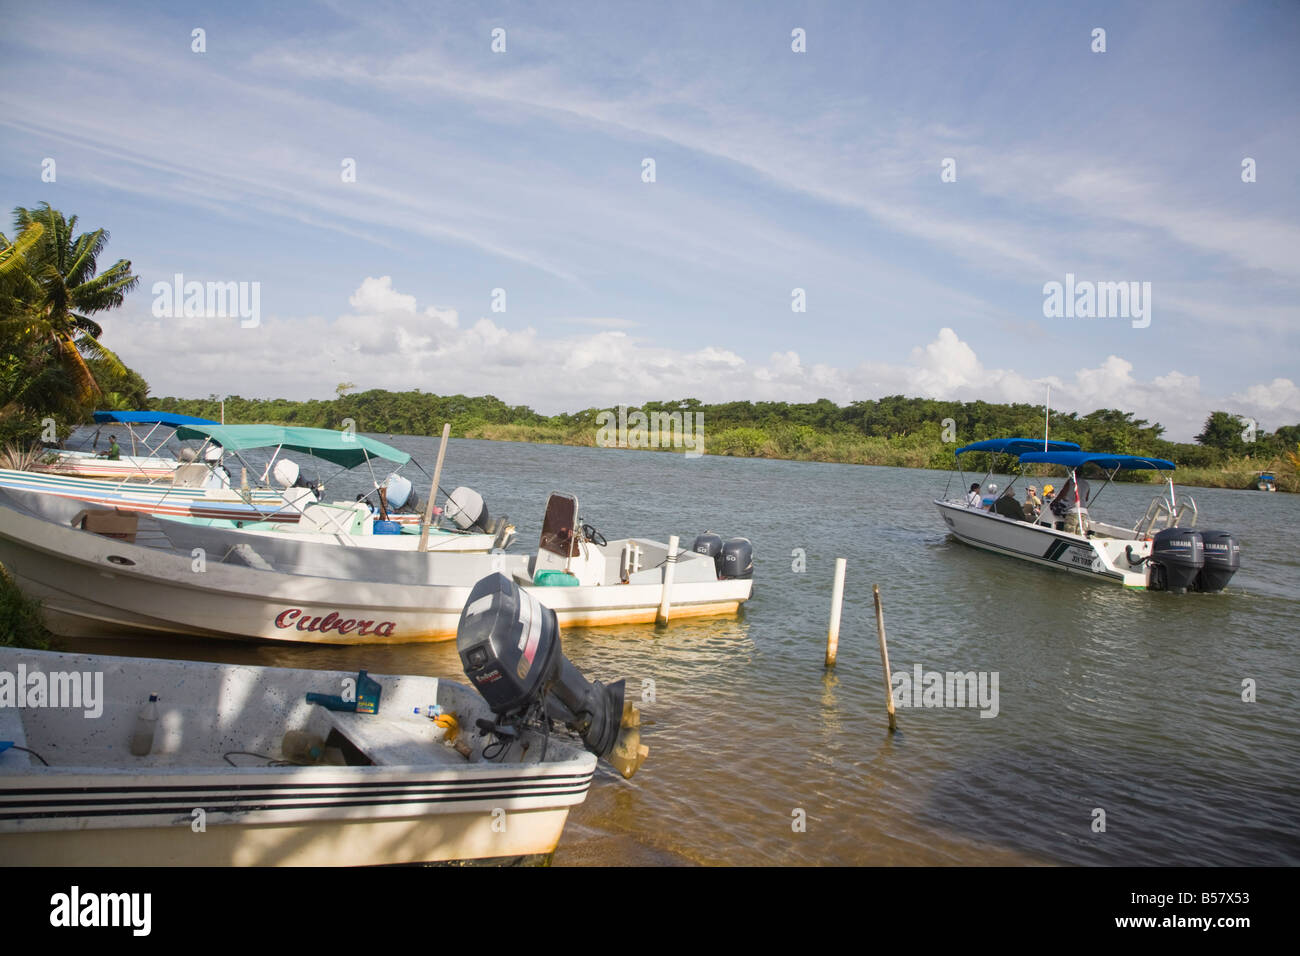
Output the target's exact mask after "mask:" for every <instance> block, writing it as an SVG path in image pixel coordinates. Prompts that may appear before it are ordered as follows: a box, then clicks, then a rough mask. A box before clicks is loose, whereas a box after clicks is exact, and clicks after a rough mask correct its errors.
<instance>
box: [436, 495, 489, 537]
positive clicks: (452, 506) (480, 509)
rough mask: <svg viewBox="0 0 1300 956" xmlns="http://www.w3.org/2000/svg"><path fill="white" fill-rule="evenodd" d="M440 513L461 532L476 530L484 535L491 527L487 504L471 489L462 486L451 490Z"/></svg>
mask: <svg viewBox="0 0 1300 956" xmlns="http://www.w3.org/2000/svg"><path fill="white" fill-rule="evenodd" d="M442 513H443V514H444V515H445V516H446V517H448V518H450V519H451V520H452V521H454V522H455V523H456V527H458V528H460V530H461V531H473V530H476V529H477V530H478V531H482V532H485V533H486V532H487V531H488V530H489V529H490V527H491V526H490V521H489V518H488V510H487V503H486V502H485V501H484V500H483V496H482V495H480V494H479V493H478V492H477V491H475V490H474V489H473V488H466V487H464V486H463V485H462V486H461V487H459V488H455V489H453V490H452V493H451V494H449V495H448V496H447V503H446V504H445V505H443V508H442Z"/></svg>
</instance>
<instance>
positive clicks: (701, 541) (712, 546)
mask: <svg viewBox="0 0 1300 956" xmlns="http://www.w3.org/2000/svg"><path fill="white" fill-rule="evenodd" d="M691 550H692V551H694V552H695V553H696V554H703V555H707V556H708V557H710V558H712V559H713V568H714V571H715V572H716V573H717V575H718V577H722V536H721V535H717V534H714V533H713V532H712V531H706V532H704V534H702V535H700V536H698V537H697V538H696V539H695V543H694V544H693V545H691Z"/></svg>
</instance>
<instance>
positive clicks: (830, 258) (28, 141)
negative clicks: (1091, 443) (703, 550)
mask: <svg viewBox="0 0 1300 956" xmlns="http://www.w3.org/2000/svg"><path fill="white" fill-rule="evenodd" d="M5 18H6V31H5V35H4V37H3V38H2V39H0V56H3V58H4V62H5V65H6V67H7V69H6V71H5V72H6V82H5V84H3V87H2V88H0V160H2V161H0V201H2V202H3V204H4V208H5V209H6V210H8V209H12V208H13V207H14V206H17V205H24V206H35V205H37V204H38V203H39V202H41V201H48V202H50V203H51V204H52V205H54V206H56V207H57V208H59V209H62V210H64V211H65V212H69V213H75V214H77V215H78V216H79V217H80V223H81V224H82V225H83V226H85V227H88V228H89V227H99V226H103V227H105V228H107V229H109V231H110V232H111V234H112V241H111V243H110V245H109V250H108V255H109V259H110V261H111V260H113V259H116V258H117V257H118V256H124V257H127V258H130V259H131V260H132V263H133V265H134V268H135V269H136V271H137V272H138V273H139V274H140V275H141V277H142V283H141V286H140V288H139V289H138V290H137V291H136V292H135V293H134V294H133V295H132V296H131V298H130V299H129V300H128V303H127V305H126V306H125V307H124V308H123V309H122V310H120V311H119V312H118V313H114V314H113V315H111V316H109V317H107V318H106V319H105V322H104V325H105V329H106V337H105V343H106V344H107V345H109V346H110V347H112V348H114V349H116V350H117V351H118V352H119V354H120V355H121V356H122V357H123V359H124V360H125V361H127V363H128V364H130V365H132V366H133V367H135V368H137V369H138V370H139V371H141V373H142V374H144V376H145V377H146V378H147V379H148V380H149V382H150V384H151V385H152V388H153V392H154V393H155V394H158V395H166V394H174V395H176V394H179V395H207V394H210V393H218V394H242V395H246V396H252V395H257V396H286V397H293V398H307V397H327V396H330V395H332V394H333V391H334V386H335V385H336V384H337V383H339V382H342V381H350V382H353V383H355V384H356V385H357V386H358V387H360V388H363V389H364V388H370V387H389V388H414V387H418V388H421V389H423V390H425V391H434V392H449V391H462V392H466V393H470V394H484V393H492V394H496V395H498V396H499V397H501V398H503V399H505V400H507V401H510V402H521V403H526V404H530V405H533V406H534V407H536V408H538V409H539V410H542V411H546V412H553V411H559V410H571V409H576V408H579V407H586V406H591V405H603V406H612V405H613V404H616V403H619V402H625V403H636V402H639V401H642V400H646V399H656V398H678V397H686V396H696V397H699V398H702V399H705V400H723V399H740V398H751V399H786V400H792V401H799V400H813V399H816V398H819V397H823V396H825V397H829V398H832V399H834V400H836V401H839V402H847V401H851V400H854V399H866V398H875V397H879V396H881V395H886V394H895V393H899V392H901V393H904V394H909V395H932V396H936V397H943V398H960V399H967V400H969V399H974V398H983V399H986V400H990V401H1033V402H1038V401H1041V400H1042V397H1043V394H1044V392H1045V389H1046V386H1047V385H1049V384H1050V385H1051V386H1052V393H1053V397H1054V404H1059V405H1061V406H1063V407H1068V408H1074V409H1078V410H1081V411H1090V410H1091V409H1093V408H1096V407H1102V406H1107V407H1121V408H1126V409H1129V410H1132V411H1135V412H1137V413H1138V415H1139V416H1140V417H1144V418H1149V419H1155V420H1159V421H1161V422H1163V423H1165V424H1166V425H1167V426H1168V428H1169V434H1170V437H1175V438H1184V439H1185V438H1189V437H1190V436H1191V434H1193V433H1194V432H1195V431H1196V430H1197V426H1199V424H1200V422H1201V421H1203V419H1204V417H1205V415H1206V414H1208V412H1209V411H1210V410H1211V409H1212V408H1227V409H1230V410H1233V411H1238V412H1240V413H1242V414H1247V415H1253V416H1256V417H1257V418H1259V419H1260V420H1261V422H1262V424H1263V425H1264V427H1266V428H1273V427H1276V426H1277V425H1280V424H1290V423H1294V422H1296V421H1300V389H1298V388H1297V385H1296V381H1297V374H1296V370H1297V367H1298V366H1300V363H1297V357H1298V354H1300V310H1298V309H1297V306H1296V302H1297V296H1296V293H1297V286H1298V285H1300V255H1298V254H1297V252H1298V250H1300V215H1298V214H1300V172H1298V171H1297V167H1296V164H1295V157H1296V155H1297V149H1296V147H1297V138H1298V137H1300V123H1297V121H1296V120H1297V106H1296V104H1297V103H1300V65H1297V64H1298V63H1300V58H1298V57H1297V56H1296V55H1295V51H1296V50H1297V49H1300V5H1295V4H1289V3H1251V2H1247V3H1239V4H1231V5H1229V4H1195V3H1151V4H1120V5H1111V4H1079V5H1064V4H1060V5H1058V4H1040V3H1024V4H1006V3H1002V4H979V3H951V4H945V3H936V4H921V3H918V4H857V3H824V4H816V3H813V4H798V3H779V4H778V3H772V4H764V3H751V2H745V3H742V2H735V3H698V2H696V3H680V4H675V3H656V4H615V3H593V4H572V3H564V4H543V3H535V4H522V3H486V2H475V3H463V2H462V3H448V4H425V3H411V4H403V3H382V2H381V3H365V4H357V3H318V4H281V5H276V6H275V7H274V8H272V9H263V8H262V7H261V5H242V4H227V5H223V6H222V7H220V8H213V9H206V8H204V7H200V6H197V5H196V6H195V7H194V8H193V9H192V10H189V9H187V8H186V6H185V5H184V4H164V3H157V4H135V5H130V4H127V5H125V6H122V5H115V6H114V7H113V9H108V8H105V7H102V6H100V5H95V4H86V5H80V4H70V3H59V2H48V3H44V4H41V5H39V6H26V5H24V6H19V5H16V4H7V5H6V11H5ZM1097 27H1101V28H1103V29H1105V31H1106V51H1105V52H1104V53H1095V52H1093V51H1092V49H1091V47H1092V45H1093V39H1092V31H1093V30H1094V28H1097ZM195 28H202V29H203V30H204V31H205V41H206V52H203V53H196V52H193V50H192V49H191V46H192V40H191V31H192V30H193V29H195ZM795 28H802V29H803V30H804V31H805V32H806V52H804V53H796V52H793V51H792V49H791V43H792V40H791V31H792V30H793V29H795ZM494 29H502V30H504V31H505V46H506V49H505V52H502V53H497V52H493V50H492V49H491V46H492V31H493V30H494ZM647 157H648V158H652V159H653V160H654V161H655V174H656V177H655V181H654V182H653V183H646V182H643V181H642V163H643V160H644V159H646V158H647ZM1246 157H1250V158H1252V159H1253V160H1254V161H1255V163H1256V174H1257V181H1256V182H1253V183H1243V182H1242V177H1241V164H1242V161H1243V159H1244V158H1246ZM47 158H52V159H54V160H55V162H56V170H57V172H56V176H57V178H56V181H55V182H53V183H50V182H43V181H42V178H41V171H42V162H43V160H45V159H47ZM345 158H351V159H354V160H355V161H356V170H357V175H356V181H355V182H344V181H343V179H342V177H341V175H340V172H341V164H342V161H343V160H344V159H345ZM945 158H952V159H953V160H955V164H956V165H955V168H956V181H955V182H942V181H941V177H940V172H941V164H942V163H943V161H944V160H945ZM6 218H7V217H6ZM5 230H6V232H8V231H9V229H8V225H7V224H6V226H5ZM176 273H181V274H183V275H184V277H185V278H186V279H187V280H197V281H200V282H207V281H215V282H250V283H251V282H257V283H259V288H260V303H261V313H260V324H259V325H258V326H257V327H255V328H241V326H240V323H239V321H238V319H235V318H231V317H220V316H206V317H190V318H185V317H161V318H160V317H156V316H155V315H154V314H153V312H152V309H151V307H152V305H153V302H154V294H153V292H152V286H153V284H154V283H155V282H156V281H159V280H167V281H170V279H171V277H172V276H173V275H174V274H176ZM1066 273H1073V274H1075V275H1076V276H1077V277H1078V278H1079V279H1081V280H1092V281H1136V282H1150V283H1151V287H1152V301H1151V323H1150V325H1149V326H1148V327H1146V328H1134V327H1133V325H1132V323H1131V322H1129V321H1127V320H1125V319H1115V318H1092V319H1065V318H1045V317H1044V315H1043V301H1044V295H1043V285H1044V283H1047V282H1051V281H1063V280H1064V278H1065V275H1066ZM795 288H801V289H804V290H805V292H806V297H807V311H806V312H802V313H796V312H792V310H791V297H792V290H793V289H795ZM494 289H504V290H505V293H506V298H505V302H506V308H505V311H504V312H500V311H493V309H492V301H493V300H492V290H494Z"/></svg>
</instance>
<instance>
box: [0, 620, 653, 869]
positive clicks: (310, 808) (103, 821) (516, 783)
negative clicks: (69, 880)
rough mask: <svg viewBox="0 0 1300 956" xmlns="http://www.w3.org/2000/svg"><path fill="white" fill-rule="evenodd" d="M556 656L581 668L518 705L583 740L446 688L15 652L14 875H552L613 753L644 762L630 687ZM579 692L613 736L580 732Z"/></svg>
mask: <svg viewBox="0 0 1300 956" xmlns="http://www.w3.org/2000/svg"><path fill="white" fill-rule="evenodd" d="M492 623H494V624H495V623H497V622H492ZM506 623H508V622H506ZM481 630H482V628H479V629H478V630H475V631H473V636H475V637H476V638H477V637H478V635H479V633H480V632H481ZM478 646H480V647H481V646H482V645H481V642H480V643H479V645H478ZM558 647H559V643H558V636H556V637H555V640H554V651H553V652H552V651H551V649H550V648H549V647H548V648H544V649H543V650H545V651H546V652H547V653H548V654H550V656H551V659H552V660H557V661H559V662H562V664H563V665H567V667H568V670H567V671H565V672H564V673H563V674H559V673H558V670H559V668H560V666H561V664H560V663H556V664H554V665H553V666H552V667H551V669H550V670H549V671H547V672H546V673H545V674H540V672H541V671H542V668H541V667H538V668H536V669H535V670H536V671H537V672H539V678H538V679H537V680H535V681H533V683H532V684H530V685H528V686H526V687H524V688H523V693H522V698H521V699H523V700H524V701H525V702H526V706H529V707H536V706H541V703H542V702H543V701H545V708H546V712H547V713H549V714H550V715H552V716H553V717H555V718H556V719H559V720H561V721H562V722H564V723H566V724H568V723H570V722H573V724H574V726H573V727H572V728H571V729H572V730H573V731H574V733H575V734H577V735H578V737H574V736H570V735H569V734H568V733H565V732H564V731H563V730H562V729H561V730H560V731H559V732H556V730H555V729H554V728H552V726H551V724H550V722H546V723H545V724H544V725H543V724H542V723H540V722H538V721H529V720H526V719H522V715H520V714H514V713H511V714H509V715H508V716H509V717H510V719H509V723H508V724H507V723H506V722H505V721H504V720H503V717H502V714H501V712H500V711H501V708H500V707H497V706H496V705H492V706H489V702H488V701H486V700H484V698H482V697H480V696H479V694H477V693H475V692H474V691H473V690H471V689H470V688H469V687H466V686H464V685H461V684H456V683H452V682H450V681H445V680H440V679H438V678H436V677H420V676H384V675H373V676H371V675H366V674H365V672H362V673H360V674H345V673H342V672H332V671H318V670H291V669H282V668H271V667H249V666H238V665H232V664H209V663H202V662H193V661H171V660H144V659H135V658H124V657H105V656H99V655H81V654H66V653H54V652H49V651H31V650H21V649H15V648H0V861H3V862H4V863H5V864H6V865H21V866H77V867H84V866H195V865H198V866H203V865H289V866H340V865H343V866H360V865H372V864H393V863H425V862H437V861H448V860H457V861H466V860H517V859H519V858H534V859H541V860H544V859H545V858H546V857H547V856H548V855H549V854H551V853H552V852H553V851H554V850H555V847H556V844H557V842H558V841H559V839H560V834H561V831H562V830H563V827H564V823H565V820H566V817H567V816H568V812H569V808H570V807H573V806H575V805H577V804H580V803H581V802H582V801H583V800H584V799H585V797H586V794H587V790H588V788H589V787H590V785H591V780H592V775H593V772H594V770H595V767H596V762H597V757H598V755H599V756H601V757H607V758H608V759H610V760H611V761H612V762H614V763H615V765H616V767H617V768H618V769H619V770H620V772H622V773H623V774H624V775H625V776H630V775H631V773H633V772H635V770H636V768H637V766H639V765H640V762H641V761H642V760H643V759H644V758H645V755H646V753H647V749H646V748H645V747H644V746H642V745H640V735H639V730H637V725H638V723H639V721H638V720H637V715H636V711H635V708H633V707H630V706H628V705H626V704H625V703H624V702H623V699H622V697H623V689H622V682H621V681H619V682H616V683H615V684H613V685H610V686H609V687H603V686H602V685H600V684H599V683H595V684H594V685H593V684H588V683H587V682H586V680H585V678H582V677H581V675H578V674H577V672H576V671H575V670H573V669H572V665H569V664H568V662H567V660H565V659H564V658H563V657H562V655H561V654H560V653H559V650H558ZM575 675H576V676H575ZM372 680H373V681H376V682H377V683H375V684H371V683H370V681H372ZM309 694H310V695H311V699H309V697H308V695H309ZM151 695H153V696H155V697H156V698H157V701H156V703H155V704H152V705H147V704H146V702H147V701H149V699H150V696H151ZM349 695H350V696H351V707H350V709H349V704H348V701H349ZM575 696H577V697H579V698H581V699H582V700H583V701H584V702H585V703H586V704H588V705H589V706H591V707H592V708H593V710H594V711H595V712H596V715H597V716H598V717H600V718H601V721H600V723H601V726H600V730H599V733H600V734H601V735H603V736H598V735H597V732H596V731H594V730H591V729H585V730H584V729H582V728H581V727H579V726H577V724H578V723H580V722H579V721H576V720H574V719H573V718H572V717H571V715H570V716H569V717H568V718H566V717H564V716H563V715H565V714H568V711H566V710H565V709H564V701H565V700H569V699H573V698H574V697H575ZM521 706H524V705H521ZM149 707H152V708H153V713H150V710H149V709H147V708H149ZM339 708H343V709H339ZM494 709H495V710H496V711H497V713H494ZM366 711H373V712H370V713H367V712H366ZM608 711H616V713H613V714H610V713H608ZM430 714H436V715H437V719H436V720H434V719H430V716H429V715H430ZM155 715H156V719H155ZM557 715H558V716H557ZM142 718H144V719H142ZM578 738H580V739H578ZM620 751H621V752H625V754H624V756H620V755H619V754H620ZM137 754H139V755H137ZM629 754H630V756H627V755H629Z"/></svg>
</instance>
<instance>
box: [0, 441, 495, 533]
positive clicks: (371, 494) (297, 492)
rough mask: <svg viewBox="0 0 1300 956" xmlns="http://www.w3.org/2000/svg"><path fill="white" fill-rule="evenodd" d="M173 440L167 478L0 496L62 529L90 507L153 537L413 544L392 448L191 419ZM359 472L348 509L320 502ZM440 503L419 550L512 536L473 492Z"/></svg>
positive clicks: (12, 487) (82, 480) (398, 459)
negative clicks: (261, 454) (208, 532)
mask: <svg viewBox="0 0 1300 956" xmlns="http://www.w3.org/2000/svg"><path fill="white" fill-rule="evenodd" d="M175 438H176V439H177V440H180V441H197V442H198V443H199V444H198V447H197V448H193V447H186V448H183V449H182V450H181V455H180V463H179V464H178V465H177V467H176V468H175V469H174V470H173V471H172V473H171V474H170V475H169V477H168V478H167V480H165V481H163V480H157V481H152V482H140V481H127V480H125V479H123V480H120V481H114V480H108V479H95V478H86V477H82V476H75V475H59V474H47V473H36V472H27V471H14V470H0V497H5V496H7V497H9V498H11V499H13V500H15V501H16V502H17V503H19V504H20V505H22V506H24V507H27V508H28V509H29V510H33V511H36V512H37V513H41V514H43V515H45V516H46V517H48V518H50V519H51V520H55V521H61V522H67V521H74V522H75V521H77V520H79V519H80V520H84V519H85V517H86V509H87V508H88V507H89V508H90V509H96V508H98V509H113V511H114V512H118V513H120V512H125V513H129V514H134V515H147V516H149V517H150V518H152V519H156V520H157V521H159V522H160V523H162V522H166V524H167V527H166V528H164V532H163V533H164V534H168V537H171V536H172V533H174V534H175V535H177V536H178V537H184V538H185V539H186V540H188V539H189V537H191V536H192V533H191V532H186V531H185V530H184V528H178V527H176V523H179V524H181V525H191V526H195V527H203V528H208V529H214V530H219V531H228V532H237V533H238V534H239V535H241V536H244V535H253V536H258V535H264V534H274V535H276V537H275V538H274V539H272V540H274V541H282V542H291V541H294V540H301V541H303V542H305V543H306V544H308V545H319V544H343V545H349V546H363V547H367V548H377V549H380V550H397V551H404V550H414V549H415V548H416V547H417V546H418V543H417V542H416V541H414V540H413V539H412V536H413V535H414V536H415V537H417V538H418V537H421V534H420V532H421V531H422V530H423V529H422V521H423V520H424V511H423V510H422V508H421V504H420V502H419V501H418V499H417V498H416V496H415V495H414V494H412V485H411V482H410V480H409V479H408V478H406V477H405V476H403V475H401V474H399V473H397V472H396V471H395V470H393V469H394V468H400V467H402V466H403V465H406V464H407V463H408V462H410V461H411V456H410V455H409V454H408V453H407V452H405V451H402V450H401V449H399V448H395V447H393V446H392V445H388V444H386V443H384V442H382V441H379V440H378V439H375V438H370V437H368V436H366V435H361V434H357V433H356V432H354V431H351V430H340V431H335V430H331V429H325V428H306V427H297V426H281V425H221V424H217V423H215V422H203V421H200V420H192V421H188V422H177V423H176V427H175ZM254 449H256V450H269V451H270V455H269V458H268V460H267V461H266V463H265V466H264V467H258V466H255V465H253V464H251V463H250V461H249V460H248V459H247V458H246V457H245V456H244V453H245V452H248V451H250V450H254ZM286 452H295V453H300V454H304V455H308V456H310V457H311V459H313V460H315V461H316V462H318V463H319V462H324V463H327V464H330V465H334V466H337V468H338V471H336V472H335V473H334V474H332V475H329V476H326V477H324V478H322V477H321V476H320V475H317V476H315V480H311V481H309V480H307V478H306V477H305V476H304V475H303V473H302V465H300V464H299V462H297V461H295V460H293V459H292V458H290V457H288V456H287V455H286V454H285V453H286ZM376 466H378V467H376ZM417 467H418V463H417ZM234 468H238V474H239V479H238V481H237V482H236V480H235V479H233V478H232V470H233V469H234ZM359 468H364V469H365V470H366V472H367V473H368V478H369V481H368V484H369V486H370V489H369V491H368V492H366V493H364V494H361V495H358V496H357V498H356V500H353V501H327V500H325V499H324V492H325V486H326V483H327V482H329V481H332V480H333V478H334V477H336V476H337V475H338V474H340V473H342V472H344V471H349V470H352V469H359ZM422 470H423V469H421V471H422ZM250 476H252V478H251V480H250ZM277 486H278V487H277ZM447 502H448V504H447V507H446V508H445V509H436V508H434V509H430V513H431V515H432V516H433V518H436V521H432V520H431V521H430V528H429V533H428V535H426V536H424V537H426V542H425V546H424V547H425V549H426V550H450V551H488V550H490V549H491V548H493V547H505V546H507V545H508V544H509V541H510V539H511V538H512V537H513V532H514V529H513V528H511V527H510V526H509V525H508V523H507V522H506V520H505V519H504V518H500V519H498V520H497V521H496V522H495V523H490V522H489V517H488V513H487V508H486V505H485V504H484V503H483V501H482V498H481V497H480V496H478V495H477V493H475V492H474V491H473V490H472V489H468V488H456V489H455V490H454V491H452V492H451V493H450V494H448V495H447ZM403 509H405V510H403ZM390 510H391V513H390ZM444 512H445V514H444ZM91 517H92V520H94V516H93V515H92V516H91ZM444 517H445V518H446V519H447V526H446V527H444V526H443V524H444V522H443V518H444ZM168 529H170V531H171V532H172V533H169V531H168ZM123 533H126V534H134V533H135V531H134V529H133V528H132V529H126V530H124V532H123ZM210 537H211V536H206V537H205V542H206V544H212V543H213V542H212V541H211V540H210ZM218 543H220V542H218ZM238 543H239V542H237V541H231V542H227V545H228V546H234V545H235V544H238ZM196 546H198V545H196Z"/></svg>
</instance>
